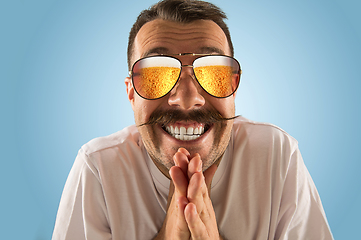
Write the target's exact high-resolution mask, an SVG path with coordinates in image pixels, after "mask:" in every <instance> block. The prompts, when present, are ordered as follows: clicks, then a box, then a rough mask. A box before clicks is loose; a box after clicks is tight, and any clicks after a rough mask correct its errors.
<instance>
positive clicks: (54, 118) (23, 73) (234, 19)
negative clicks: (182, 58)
mask: <svg viewBox="0 0 361 240" xmlns="http://www.w3.org/2000/svg"><path fill="white" fill-rule="evenodd" d="M212 2H213V3H215V4H217V5H219V6H220V7H221V8H222V9H223V10H224V11H225V12H226V13H227V14H228V18H229V20H228V21H227V23H228V24H229V27H230V30H231V34H232V39H233V42H234V46H235V55H236V58H237V59H238V60H239V61H240V62H241V65H242V68H243V75H242V83H241V87H240V89H239V91H238V95H237V99H236V106H237V110H236V111H237V114H241V115H243V116H245V117H247V118H250V119H252V120H256V121H264V122H270V123H273V124H276V125H278V126H280V127H281V128H283V129H284V130H286V131H287V132H289V133H290V134H291V135H292V136H294V137H295V138H296V139H297V140H298V141H299V146H300V149H301V152H302V154H303V157H304V161H305V163H306V165H307V167H308V169H309V171H310V173H311V175H312V177H313V180H314V182H315V184H316V186H317V188H318V191H319V194H320V196H321V199H322V202H323V206H324V208H325V211H326V215H327V217H328V221H329V224H330V227H331V230H332V232H333V234H334V237H335V238H336V239H360V227H361V220H360V215H361V204H360V203H361V189H360V187H361V175H360V173H359V169H360V167H361V163H360V154H359V152H358V149H360V145H361V140H360V139H361V137H360V136H361V128H360V126H359V121H360V106H359V105H360V100H361V98H360V94H359V91H360V89H361V87H360V83H361V77H360V70H361V57H360V56H361V45H360V43H361V17H360V12H361V3H360V1H351V0H346V1H344V0H343V1H341V0H327V1H326V0H318V1H317V0H312V1H311V0H304V1H282V0H276V1H272V2H271V1H262V0H257V1H244V0H242V1H235V0H233V1H224V0H213V1H212ZM152 3H154V2H153V1H149V0H147V1H146V0H144V1H136V2H135V1H126V2H124V1H123V2H121V1H111V0H109V1H95V0H89V1H77V0H75V1H56V0H52V1H51V0H43V1H41V0H33V1H25V0H24V1H20V0H15V1H4V0H3V1H1V3H0V27H1V28H0V30H1V39H0V60H1V62H0V68H1V71H0V74H1V87H0V97H1V101H0V102H1V167H2V168H1V169H2V171H1V174H0V178H1V181H0V182H1V200H0V203H1V205H0V209H1V212H0V216H1V224H0V238H1V239H37V240H42V239H50V238H51V234H52V231H53V226H54V222H55V217H56V212H57V208H58V204H59V200H60V196H61V193H62V189H63V186H64V184H65V181H66V178H67V175H68V173H69V171H70V168H71V166H72V164H73V161H74V158H75V156H76V154H77V151H78V149H79V148H80V147H81V146H82V145H83V144H84V143H86V142H87V141H89V140H91V139H92V138H95V137H98V136H104V135H108V134H111V133H113V132H115V131H118V130H120V129H122V128H123V127H126V126H128V125H130V124H133V121H134V119H133V112H132V109H131V107H130V104H129V103H128V101H127V97H126V94H125V84H124V78H125V77H126V76H127V72H128V71H127V63H126V46H127V38H128V32H129V30H130V28H131V25H132V24H133V22H134V21H135V18H136V16H137V15H138V13H139V12H140V11H141V10H142V9H144V8H147V7H148V6H150V5H151V4H152Z"/></svg>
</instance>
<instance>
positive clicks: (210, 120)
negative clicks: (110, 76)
mask: <svg viewBox="0 0 361 240" xmlns="http://www.w3.org/2000/svg"><path fill="white" fill-rule="evenodd" d="M224 18H225V15H224V13H223V12H221V11H220V9H219V8H217V7H216V6H214V5H212V4H210V3H206V2H201V1H187V0H165V1H162V2H159V3H158V4H156V5H154V6H153V7H152V8H150V9H149V10H145V11H143V12H142V13H141V14H140V16H139V17H138V19H137V21H136V23H135V24H134V25H133V28H132V30H131V32H130V36H129V45H128V63H129V70H130V76H129V77H126V79H125V84H126V88H127V95H128V99H129V101H130V103H131V106H132V108H133V111H134V117H135V123H136V126H130V127H128V128H125V129H123V130H122V131H120V132H118V133H115V134H113V135H110V136H108V137H103V138H98V139H95V140H93V141H91V142H89V143H87V144H86V145H84V146H83V147H82V148H81V150H80V151H79V154H78V156H77V158H76V161H75V163H74V166H73V168H72V170H71V172H70V174H69V178H68V180H67V183H66V185H65V188H64V192H63V196H62V200H61V203H60V206H59V211H58V216H57V220H56V225H55V229H54V234H53V239H77V240H79V239H97V240H98V239H332V235H331V233H330V230H329V227H328V224H327V220H326V217H325V213H324V211H323V208H322V205H321V202H320V199H319V197H318V194H317V191H316V188H315V186H314V184H313V182H312V179H311V178H310V176H309V174H308V172H307V169H306V168H305V166H304V163H303V161H302V157H301V155H300V152H299V150H298V146H297V142H296V140H294V139H293V138H292V137H290V136H289V135H288V134H287V133H285V132H284V131H282V130H281V129H279V128H277V127H275V126H272V125H270V124H262V123H256V122H252V121H249V120H247V119H245V118H242V117H237V118H236V117H235V104H234V99H235V94H236V90H237V87H238V85H239V81H240V75H241V69H240V66H239V63H238V62H237V60H235V59H234V58H233V46H232V42H231V39H230V34H229V31H228V28H227V26H226V25H225V24H224V22H223V19H224Z"/></svg>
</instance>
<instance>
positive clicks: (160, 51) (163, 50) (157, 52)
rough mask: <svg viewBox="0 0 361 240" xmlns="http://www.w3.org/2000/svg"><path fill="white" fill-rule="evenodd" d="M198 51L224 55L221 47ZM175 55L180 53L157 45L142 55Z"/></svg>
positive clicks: (205, 48) (202, 48)
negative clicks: (171, 51)
mask: <svg viewBox="0 0 361 240" xmlns="http://www.w3.org/2000/svg"><path fill="white" fill-rule="evenodd" d="M196 53H201V54H214V53H216V54H221V55H224V54H225V53H224V51H223V50H222V49H219V48H217V47H201V48H200V51H199V52H196ZM161 54H164V55H167V54H168V55H174V54H178V53H170V51H169V49H168V48H166V47H156V48H152V49H150V50H148V51H146V52H145V53H144V54H143V56H142V57H148V56H151V55H161Z"/></svg>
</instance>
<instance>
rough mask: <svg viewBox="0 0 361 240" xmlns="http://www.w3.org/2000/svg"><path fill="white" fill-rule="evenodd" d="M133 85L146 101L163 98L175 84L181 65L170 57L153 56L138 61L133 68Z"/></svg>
mask: <svg viewBox="0 0 361 240" xmlns="http://www.w3.org/2000/svg"><path fill="white" fill-rule="evenodd" d="M132 71H133V73H132V78H133V84H134V88H135V90H136V91H137V93H138V94H139V95H140V96H142V97H143V98H146V99H157V98H161V97H163V96H165V95H166V94H167V93H168V92H170V90H172V88H173V87H174V85H175V84H176V83H177V80H178V77H179V74H180V71H181V64H180V62H179V61H178V60H177V59H175V58H172V57H165V56H154V57H147V58H143V59H140V60H139V61H138V62H136V63H135V64H134V66H133V70H132Z"/></svg>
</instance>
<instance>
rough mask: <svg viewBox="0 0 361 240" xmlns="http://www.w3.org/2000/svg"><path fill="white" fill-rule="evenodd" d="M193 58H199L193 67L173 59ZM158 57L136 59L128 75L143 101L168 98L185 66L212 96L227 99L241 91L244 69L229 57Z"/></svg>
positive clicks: (180, 54) (181, 54) (193, 54)
mask: <svg viewBox="0 0 361 240" xmlns="http://www.w3.org/2000/svg"><path fill="white" fill-rule="evenodd" d="M174 55H177V56H184V55H192V56H200V57H198V58H196V59H195V60H194V61H193V63H192V65H182V62H181V61H180V60H179V59H178V58H176V57H174ZM174 55H172V56H171V55H156V56H149V57H145V58H141V59H139V60H137V61H136V62H135V63H134V64H133V67H132V70H131V71H130V72H129V74H130V76H131V78H132V82H133V86H134V89H135V91H136V92H137V93H138V95H140V96H141V97H142V98H145V99H148V100H154V99H158V98H161V97H164V96H165V95H167V94H168V93H169V92H170V91H171V90H172V89H173V88H174V86H175V85H176V84H177V82H178V80H179V77H180V75H181V72H182V67H192V68H193V74H194V76H195V78H196V80H197V82H198V83H199V85H200V86H201V87H202V88H203V89H204V91H206V92H207V93H208V94H210V95H211V96H213V97H216V98H226V97H229V96H230V95H232V94H233V93H234V92H235V91H236V90H237V88H238V85H239V82H240V77H241V73H242V71H241V67H240V64H239V62H238V61H237V60H236V59H234V58H232V57H229V56H224V55H210V54H197V53H179V54H174Z"/></svg>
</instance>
